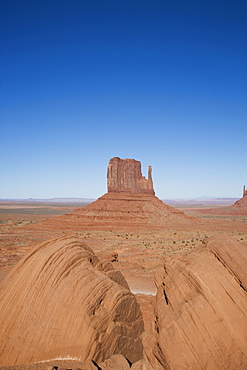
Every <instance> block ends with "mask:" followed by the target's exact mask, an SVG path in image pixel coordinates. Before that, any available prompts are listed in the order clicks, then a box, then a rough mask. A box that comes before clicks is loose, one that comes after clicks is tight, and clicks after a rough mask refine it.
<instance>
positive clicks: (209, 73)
mask: <svg viewBox="0 0 247 370" xmlns="http://www.w3.org/2000/svg"><path fill="white" fill-rule="evenodd" d="M246 14H247V2H246V1H245V0H233V1H231V0H226V1H224V2H222V1H221V0H214V1H211V0H208V1H201V0H194V1H192V0H187V1H184V0H183V1H182V0H172V1H168V0H104V1H102V0H73V1H72V0H49V1H48V0H35V1H33V0H22V1H19V0H0V31H1V34H0V39H1V44H0V47H1V61H0V72H1V77H0V84H1V89H0V124H1V126H0V137H1V144H0V177H1V179H0V198H29V197H33V198H51V197H89V198H97V197H99V196H101V195H102V194H104V193H105V192H106V170H107V165H108V161H109V159H110V158H112V157H115V156H118V157H120V158H134V159H137V160H140V161H141V162H142V170H143V174H144V175H145V176H146V175H147V166H148V165H152V167H153V180H154V186H155V190H156V194H157V196H158V197H160V198H190V197H199V196H222V197H241V196H242V186H243V185H244V184H246V185H247V170H246V158H247V145H246V142H247V78H246V77H247V76H246V69H247V68H246V66H247V49H246V44H247V43H246V41H247V25H246Z"/></svg>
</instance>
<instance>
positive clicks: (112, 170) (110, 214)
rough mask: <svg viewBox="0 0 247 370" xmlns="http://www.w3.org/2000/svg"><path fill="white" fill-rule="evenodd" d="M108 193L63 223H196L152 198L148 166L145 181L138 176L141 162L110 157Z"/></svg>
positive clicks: (154, 224) (158, 224)
mask: <svg viewBox="0 0 247 370" xmlns="http://www.w3.org/2000/svg"><path fill="white" fill-rule="evenodd" d="M107 177H108V193H106V194H104V195H103V196H101V197H100V198H99V199H97V200H96V201H95V202H93V203H91V204H88V205H87V206H85V207H82V208H78V209H76V210H75V211H74V212H72V213H71V214H69V215H65V216H63V217H62V218H63V219H64V220H68V221H69V220H73V221H74V222H77V221H79V220H80V221H81V222H83V223H84V224H88V225H92V224H94V225H95V226H97V227H100V226H101V225H104V227H105V226H106V225H108V227H111V228H112V227H114V226H118V227H119V226H129V227H133V226H134V227H136V226H137V227H138V226H143V225H145V224H146V225H153V226H164V225H169V224H174V223H175V222H176V223H179V224H182V225H184V224H185V225H188V224H192V223H195V222H198V220H197V219H195V218H193V217H189V216H187V215H185V213H184V212H181V211H179V210H177V209H176V208H173V207H171V206H168V205H166V204H164V203H163V202H162V201H161V200H160V199H159V198H157V197H156V196H155V195H154V190H153V181H152V175H151V167H150V166H149V175H148V179H145V178H144V177H143V176H142V174H141V163H140V162H139V161H136V160H134V159H120V158H112V159H111V160H110V162H109V166H108V175H107Z"/></svg>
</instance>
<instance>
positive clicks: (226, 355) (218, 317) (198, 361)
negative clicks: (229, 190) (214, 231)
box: [154, 236, 247, 370]
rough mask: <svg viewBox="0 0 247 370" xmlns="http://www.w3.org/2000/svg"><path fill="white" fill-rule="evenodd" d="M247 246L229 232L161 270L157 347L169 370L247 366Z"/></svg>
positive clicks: (158, 294)
mask: <svg viewBox="0 0 247 370" xmlns="http://www.w3.org/2000/svg"><path fill="white" fill-rule="evenodd" d="M246 266H247V245H245V244H243V243H240V242H238V241H236V240H235V239H233V238H230V237H225V236H218V237H217V236H216V237H211V238H208V239H206V240H205V248H202V249H201V250H197V251H195V252H191V253H190V254H188V255H187V256H186V257H185V256H184V257H183V258H178V259H174V260H173V261H169V262H167V263H166V264H165V266H164V269H162V271H160V272H159V273H158V274H157V277H156V284H157V287H158V293H157V298H156V299H157V301H156V330H157V347H156V350H155V351H154V352H155V356H156V357H157V358H158V359H159V361H160V362H161V363H162V365H163V367H164V368H165V369H171V370H173V369H174V370H177V369H191V370H199V369H217V370H225V369H243V370H244V369H247V351H246V350H247V347H246V343H247V293H246V291H247V274H246Z"/></svg>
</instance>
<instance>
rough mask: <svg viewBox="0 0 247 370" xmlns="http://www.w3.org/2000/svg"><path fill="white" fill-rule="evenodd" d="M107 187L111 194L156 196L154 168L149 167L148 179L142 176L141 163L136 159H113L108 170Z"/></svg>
mask: <svg viewBox="0 0 247 370" xmlns="http://www.w3.org/2000/svg"><path fill="white" fill-rule="evenodd" d="M107 186H108V193H110V192H118V193H119V192H126V193H131V194H136V193H137V194H152V195H154V189H153V180H152V167H151V166H149V167H148V178H147V179H146V178H145V177H144V176H142V172H141V162H139V161H136V160H135V159H128V158H127V159H121V158H118V157H115V158H112V159H110V161H109V165H108V170H107Z"/></svg>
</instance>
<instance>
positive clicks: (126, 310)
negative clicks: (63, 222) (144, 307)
mask: <svg viewBox="0 0 247 370" xmlns="http://www.w3.org/2000/svg"><path fill="white" fill-rule="evenodd" d="M143 330H144V327H143V319H142V314H141V311H140V307H139V304H138V303H137V301H136V299H135V297H134V295H133V294H132V293H131V292H130V290H129V289H128V285H127V283H126V281H125V279H124V277H123V276H122V274H121V273H120V272H118V271H116V270H114V269H113V267H112V265H111V263H110V262H107V261H104V260H99V259H98V257H97V256H96V255H95V254H94V253H93V251H92V250H91V249H90V248H89V247H88V246H87V245H86V244H85V243H84V242H82V241H81V240H79V239H77V238H58V239H55V240H52V241H48V242H45V243H42V244H40V245H39V246H37V247H36V248H35V249H33V250H32V251H31V252H30V253H29V254H27V255H26V256H25V257H24V258H23V259H22V260H21V261H20V262H19V263H18V264H17V265H16V266H15V267H14V268H13V270H11V272H10V273H9V274H8V275H7V276H6V278H5V279H4V280H3V281H2V283H1V285H0V366H10V365H20V364H21V365H28V364H33V363H36V362H40V361H48V360H51V359H55V358H68V359H69V358H70V359H74V360H79V361H87V360H91V361H93V362H94V363H99V362H102V361H105V360H106V359H107V358H109V357H111V356H112V355H114V354H121V355H123V356H124V357H125V358H126V359H127V360H128V361H129V362H130V363H134V362H136V361H138V360H140V359H142V351H143V348H142V341H141V339H140V334H141V333H142V332H143Z"/></svg>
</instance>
